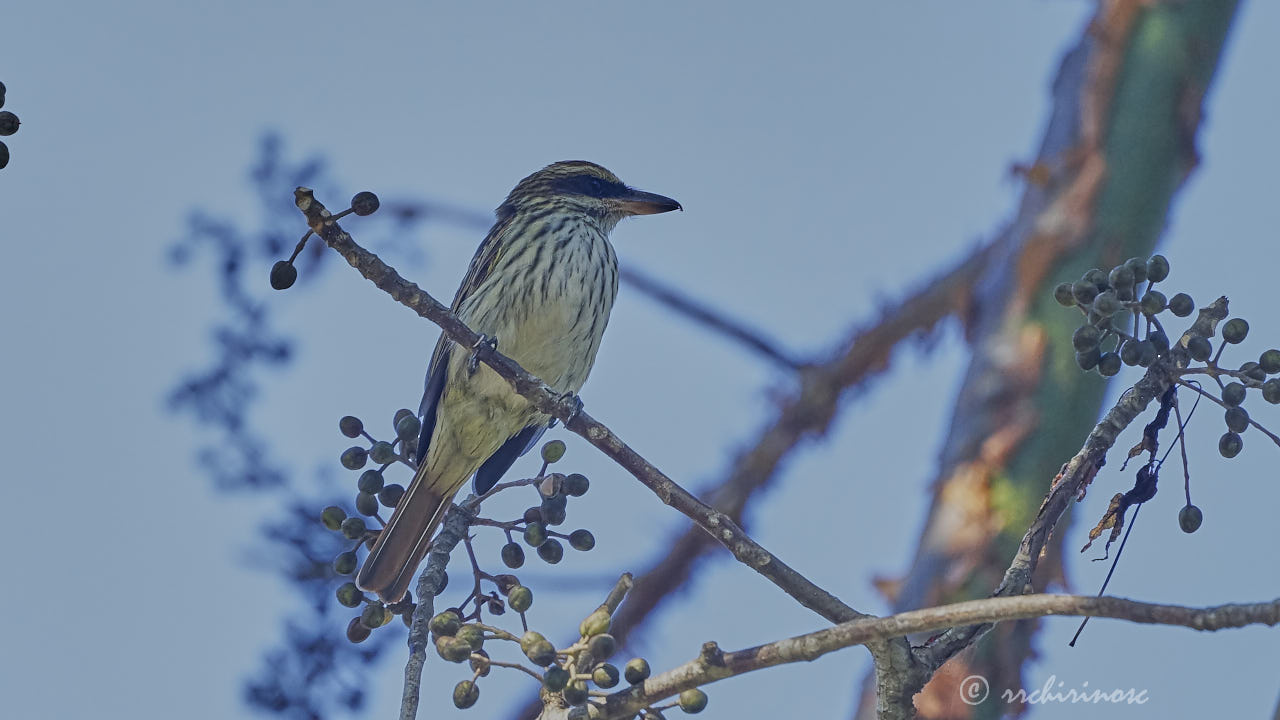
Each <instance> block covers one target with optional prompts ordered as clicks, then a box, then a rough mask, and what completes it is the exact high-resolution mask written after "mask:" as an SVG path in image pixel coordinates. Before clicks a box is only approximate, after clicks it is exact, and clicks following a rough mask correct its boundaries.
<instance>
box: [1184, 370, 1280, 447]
mask: <svg viewBox="0 0 1280 720" xmlns="http://www.w3.org/2000/svg"><path fill="white" fill-rule="evenodd" d="M1178 384H1179V385H1181V386H1182V387H1185V388H1190V389H1192V390H1195V391H1196V392H1198V393H1200V395H1201V396H1202V397H1205V398H1208V399H1210V400H1212V401H1213V402H1215V403H1217V404H1218V405H1219V406H1221V407H1224V408H1225V407H1227V404H1226V403H1224V402H1222V400H1221V399H1219V398H1217V397H1215V396H1214V395H1212V394H1211V393H1208V392H1205V390H1204V389H1203V388H1200V387H1197V386H1195V385H1193V384H1191V383H1189V382H1187V381H1186V380H1182V379H1179V380H1178ZM1249 424H1250V425H1252V426H1253V427H1256V428H1258V432H1261V433H1262V434H1263V435H1266V436H1267V437H1269V438H1271V442H1273V443H1275V444H1276V445H1280V437H1277V436H1276V434H1275V433H1273V432H1271V431H1270V430H1268V429H1266V428H1265V427H1263V426H1262V425H1261V424H1259V423H1258V421H1257V420H1254V419H1253V418H1249Z"/></svg>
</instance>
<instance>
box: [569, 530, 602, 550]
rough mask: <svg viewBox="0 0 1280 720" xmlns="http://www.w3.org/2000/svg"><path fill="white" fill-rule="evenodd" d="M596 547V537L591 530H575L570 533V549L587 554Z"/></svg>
mask: <svg viewBox="0 0 1280 720" xmlns="http://www.w3.org/2000/svg"><path fill="white" fill-rule="evenodd" d="M595 546H596V536H595V535H592V534H591V531H590V530H574V531H573V532H571V533H569V547H571V548H573V549H574V550H581V551H583V552H586V551H587V550H590V549H591V548H594V547H595Z"/></svg>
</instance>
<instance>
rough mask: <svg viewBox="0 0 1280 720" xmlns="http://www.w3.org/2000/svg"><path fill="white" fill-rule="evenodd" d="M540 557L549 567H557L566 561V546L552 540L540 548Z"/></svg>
mask: <svg viewBox="0 0 1280 720" xmlns="http://www.w3.org/2000/svg"><path fill="white" fill-rule="evenodd" d="M538 557H540V558H542V559H543V560H545V561H546V563H547V564H548V565H555V564H556V563H558V562H560V561H561V560H563V559H564V546H563V545H561V544H560V541H559V540H556V539H554V538H550V539H548V540H547V541H546V542H544V543H542V544H541V545H539V546H538Z"/></svg>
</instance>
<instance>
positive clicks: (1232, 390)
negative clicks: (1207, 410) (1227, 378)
mask: <svg viewBox="0 0 1280 720" xmlns="http://www.w3.org/2000/svg"><path fill="white" fill-rule="evenodd" d="M1242 402H1244V385H1242V384H1240V383H1238V382H1230V383H1227V386H1226V387H1224V388H1222V404H1223V405H1226V406H1227V407H1235V406H1237V405H1239V404H1240V403H1242Z"/></svg>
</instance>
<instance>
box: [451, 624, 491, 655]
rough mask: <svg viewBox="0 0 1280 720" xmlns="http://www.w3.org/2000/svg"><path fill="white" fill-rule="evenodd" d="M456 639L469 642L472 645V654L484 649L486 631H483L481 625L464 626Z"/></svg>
mask: <svg viewBox="0 0 1280 720" xmlns="http://www.w3.org/2000/svg"><path fill="white" fill-rule="evenodd" d="M454 637H456V638H458V639H459V640H465V641H467V643H468V644H470V645H471V650H472V652H474V651H476V650H479V649H480V648H482V647H484V630H481V629H480V626H479V625H463V626H462V627H460V628H458V632H457V633H455V634H454Z"/></svg>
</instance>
